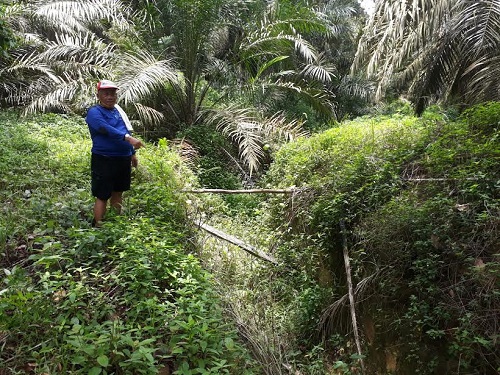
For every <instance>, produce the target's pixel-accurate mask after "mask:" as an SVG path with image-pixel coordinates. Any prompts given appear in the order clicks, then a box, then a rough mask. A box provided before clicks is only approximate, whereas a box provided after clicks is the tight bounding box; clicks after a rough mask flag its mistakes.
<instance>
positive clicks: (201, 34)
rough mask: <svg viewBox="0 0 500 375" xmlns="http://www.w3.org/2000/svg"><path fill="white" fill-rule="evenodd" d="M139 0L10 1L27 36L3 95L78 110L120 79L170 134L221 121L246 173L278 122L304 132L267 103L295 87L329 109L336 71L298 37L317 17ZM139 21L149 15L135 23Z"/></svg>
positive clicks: (245, 2) (253, 4) (225, 1)
mask: <svg viewBox="0 0 500 375" xmlns="http://www.w3.org/2000/svg"><path fill="white" fill-rule="evenodd" d="M136 3H137V6H138V9H137V12H132V11H131V10H130V9H129V8H126V7H125V5H124V3H123V2H121V1H119V0H104V1H97V0H92V1H82V0H74V1H57V0H53V1H49V2H47V1H37V0H29V1H26V2H24V3H22V4H21V5H19V4H18V5H12V6H10V8H9V18H8V21H9V23H10V25H11V26H12V28H13V29H15V30H18V32H19V37H20V38H21V40H23V41H24V42H23V43H22V45H21V48H19V49H17V50H14V51H13V52H12V55H13V56H14V57H15V58H16V60H15V62H14V63H13V64H10V65H6V64H4V66H3V67H1V68H0V81H1V82H2V83H4V85H3V87H4V90H3V92H2V93H1V94H0V97H1V98H2V99H4V100H5V101H7V102H8V103H9V104H11V105H12V104H14V105H21V106H24V107H25V108H26V109H27V110H28V111H62V112H71V111H73V112H74V111H76V112H81V111H83V109H84V108H85V107H86V106H88V105H89V104H91V102H93V101H94V100H93V99H92V98H93V95H94V90H95V89H94V82H95V81H96V80H97V79H100V78H102V77H108V78H112V79H114V80H117V81H118V83H119V84H120V86H121V88H122V89H121V90H120V92H119V93H120V98H119V100H121V102H122V103H123V104H125V105H126V106H127V107H128V109H129V110H130V111H132V112H133V115H134V117H135V118H136V119H140V120H141V121H142V123H143V124H145V123H149V124H156V126H157V127H158V126H162V127H163V128H168V130H169V131H168V132H167V133H168V135H169V136H174V134H175V132H176V130H177V129H179V126H180V125H182V124H183V125H184V126H191V125H193V124H196V123H202V122H204V121H209V120H211V121H217V125H218V127H219V129H220V130H221V131H222V132H223V133H224V134H227V135H230V136H231V138H232V139H233V140H234V141H235V142H236V143H238V145H239V149H240V155H241V157H242V158H243V159H244V160H245V163H246V165H247V167H248V168H249V170H250V171H253V170H255V169H256V168H257V167H258V159H259V156H260V152H261V151H260V150H261V148H260V145H259V139H260V138H262V137H264V136H265V135H266V134H269V132H270V129H273V128H277V127H280V129H276V130H277V133H278V134H283V133H284V132H285V133H287V132H288V133H287V135H288V137H290V136H291V134H292V133H291V132H292V131H295V130H296V129H297V126H296V125H297V121H294V120H293V119H289V121H286V119H287V117H286V116H285V115H277V114H276V113H274V112H271V113H266V111H265V106H264V105H263V104H262V103H264V102H265V101H267V100H268V99H270V98H276V97H279V95H282V94H281V93H282V92H284V91H285V92H286V91H288V92H295V93H297V94H298V95H301V96H303V97H307V98H309V100H310V102H311V103H314V104H315V105H317V107H318V108H322V109H323V110H325V109H326V110H327V111H330V113H331V112H332V105H331V97H329V95H328V92H327V90H325V87H326V86H325V83H326V82H328V81H329V80H330V79H331V72H330V71H329V69H328V67H327V65H326V64H323V62H322V60H321V59H320V57H319V56H318V54H317V53H316V51H315V50H314V48H313V47H312V46H311V45H310V43H309V42H307V40H305V38H303V36H302V35H301V33H300V31H301V30H306V29H307V28H309V29H310V30H312V29H315V30H320V29H321V27H322V26H321V24H320V23H319V22H316V21H311V20H307V19H305V18H303V17H302V18H301V17H291V16H290V14H291V13H290V12H288V13H286V17H287V18H286V19H283V14H282V13H279V12H278V10H279V9H280V8H279V7H278V6H277V2H276V4H275V3H273V4H271V6H267V7H264V6H262V2H260V1H254V0H239V1H236V2H235V1H229V0H209V1H206V0H205V1H199V0H182V1H181V0H177V1H161V0H157V1H151V0H143V1H138V2H136ZM289 9H291V8H289ZM258 11H260V12H258ZM138 17H142V18H141V19H142V20H146V22H143V23H141V22H136V23H135V24H134V23H133V22H134V20H137V19H138ZM245 17H246V18H245ZM280 17H281V18H280ZM140 25H143V26H142V29H141V26H140ZM250 25H252V27H250ZM124 35H125V36H124ZM148 35H149V38H148ZM151 35H152V36H154V38H151ZM130 36H133V37H134V38H132V37H130ZM132 39H134V42H131V40H132ZM228 78H230V79H228ZM262 92H263V94H261V93H262ZM208 93H211V95H212V98H211V99H210V101H206V100H205V99H206V95H207V94H208ZM230 93H233V94H234V93H239V94H238V95H229V94H230ZM241 93H245V95H241ZM245 96H246V97H245ZM248 98H251V99H250V100H249V99H248ZM223 101H225V104H224V105H219V104H218V103H222V102H223ZM234 102H238V104H239V106H238V108H239V109H238V110H236V111H235V112H234V113H237V116H232V117H231V118H230V119H226V120H223V119H222V118H221V116H219V115H209V114H210V111H213V110H214V109H217V107H219V109H220V113H229V112H228V110H227V109H228V108H236V107H235V104H234ZM234 113H233V114H234ZM245 116H247V117H246V118H245ZM249 124H253V126H251V127H249V126H248V125H249ZM229 127H231V129H229ZM246 140H250V141H246Z"/></svg>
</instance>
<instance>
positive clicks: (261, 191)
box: [181, 189, 297, 194]
mask: <svg viewBox="0 0 500 375" xmlns="http://www.w3.org/2000/svg"><path fill="white" fill-rule="evenodd" d="M181 191H182V192H183V193H193V194H207V193H213V194H293V193H294V192H296V191H297V190H296V189H242V190H227V189H193V190H189V189H182V190H181Z"/></svg>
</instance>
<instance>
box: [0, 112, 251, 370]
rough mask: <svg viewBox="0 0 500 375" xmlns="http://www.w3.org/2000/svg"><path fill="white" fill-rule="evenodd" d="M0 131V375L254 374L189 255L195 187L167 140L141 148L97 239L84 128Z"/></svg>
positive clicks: (12, 126)
mask: <svg viewBox="0 0 500 375" xmlns="http://www.w3.org/2000/svg"><path fill="white" fill-rule="evenodd" d="M0 121H1V123H2V132H1V135H0V138H1V140H2V143H3V144H4V147H3V152H2V154H1V155H0V170H1V171H2V173H1V175H2V177H1V179H0V184H1V187H2V189H1V196H2V198H1V199H2V202H4V203H3V206H2V208H1V210H2V212H1V215H0V250H1V257H0V264H1V269H2V274H3V276H2V278H1V286H0V346H1V351H0V358H1V361H0V372H2V373H12V374H14V373H74V374H80V373H81V374H111V373H114V374H155V373H158V371H160V370H161V369H162V368H163V370H162V371H164V373H165V372H166V373H170V372H168V371H175V372H174V373H177V374H186V375H187V374H208V373H221V374H222V373H227V374H231V373H232V374H242V373H245V371H250V370H251V363H252V362H251V360H250V359H249V358H247V357H246V356H245V352H244V350H242V347H241V346H240V344H238V341H237V336H236V331H235V330H234V328H233V327H232V326H231V324H228V322H227V321H226V320H225V318H224V313H223V310H222V308H221V307H220V304H219V303H218V297H217V296H216V294H215V292H214V290H213V288H212V286H211V281H210V277H209V275H208V274H207V273H206V272H204V271H203V270H202V268H201V267H200V265H199V263H198V261H197V260H196V259H195V257H193V256H192V255H190V250H191V249H190V246H189V243H190V241H189V238H190V236H192V232H191V230H190V228H191V226H190V225H189V224H188V222H187V217H186V207H185V203H184V200H183V197H182V195H181V194H179V189H180V187H181V186H182V185H184V184H189V183H193V182H194V179H193V176H192V175H191V174H190V173H189V171H188V170H187V169H185V168H184V167H183V166H182V165H181V163H180V160H179V158H178V157H177V156H176V154H174V153H172V152H171V151H169V150H168V149H167V147H166V143H165V142H160V144H159V145H158V146H150V147H148V148H146V149H144V150H141V152H140V155H139V158H140V163H141V164H140V166H139V168H138V169H137V170H136V171H135V174H134V182H133V185H134V187H133V190H132V191H131V192H130V193H129V194H127V197H126V203H125V206H126V207H125V209H126V212H125V214H124V215H122V216H116V215H113V214H112V213H111V214H110V215H109V216H108V218H107V220H106V222H105V224H104V225H103V227H102V228H99V229H94V228H91V226H90V219H91V215H92V197H91V196H90V191H89V157H88V155H89V150H90V140H89V137H88V131H87V129H86V125H85V124H84V122H83V120H82V119H81V118H64V117H60V116H54V115H47V116H44V117H42V118H40V117H38V118H35V119H32V120H30V119H20V118H17V117H16V116H14V115H13V114H12V113H7V114H6V113H3V114H2V115H1V120H0Z"/></svg>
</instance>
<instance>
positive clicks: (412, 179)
mask: <svg viewBox="0 0 500 375" xmlns="http://www.w3.org/2000/svg"><path fill="white" fill-rule="evenodd" d="M483 180H485V179H479V178H474V177H470V178H469V177H466V178H444V177H443V178H439V177H435V178H433V177H429V178H411V177H410V178H403V181H416V182H421V181H483Z"/></svg>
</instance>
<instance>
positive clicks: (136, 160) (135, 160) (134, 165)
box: [132, 155, 139, 168]
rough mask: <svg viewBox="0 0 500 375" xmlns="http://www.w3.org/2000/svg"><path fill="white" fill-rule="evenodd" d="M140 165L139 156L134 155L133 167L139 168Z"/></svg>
mask: <svg viewBox="0 0 500 375" xmlns="http://www.w3.org/2000/svg"><path fill="white" fill-rule="evenodd" d="M138 165H139V160H138V159H137V156H135V155H132V167H134V168H137V166H138Z"/></svg>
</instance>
